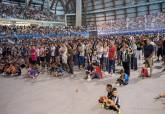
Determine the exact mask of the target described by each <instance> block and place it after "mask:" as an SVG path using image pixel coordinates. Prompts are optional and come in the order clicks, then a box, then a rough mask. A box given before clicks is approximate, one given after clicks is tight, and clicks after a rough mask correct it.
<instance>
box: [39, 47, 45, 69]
mask: <svg viewBox="0 0 165 114" xmlns="http://www.w3.org/2000/svg"><path fill="white" fill-rule="evenodd" d="M40 62H41V66H42V67H45V47H44V46H41V48H40Z"/></svg>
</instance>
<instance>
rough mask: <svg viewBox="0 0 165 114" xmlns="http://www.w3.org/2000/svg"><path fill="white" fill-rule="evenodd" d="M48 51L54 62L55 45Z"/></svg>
mask: <svg viewBox="0 0 165 114" xmlns="http://www.w3.org/2000/svg"><path fill="white" fill-rule="evenodd" d="M50 50H51V59H52V61H53V62H54V61H55V50H56V47H55V44H52V45H51V49H50Z"/></svg>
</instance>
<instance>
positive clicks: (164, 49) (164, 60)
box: [162, 37, 165, 71]
mask: <svg viewBox="0 0 165 114" xmlns="http://www.w3.org/2000/svg"><path fill="white" fill-rule="evenodd" d="M162 50H163V51H162V55H163V62H164V63H163V66H164V69H163V71H165V37H164V39H163V41H162Z"/></svg>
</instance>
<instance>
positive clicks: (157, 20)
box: [97, 13, 165, 31]
mask: <svg viewBox="0 0 165 114" xmlns="http://www.w3.org/2000/svg"><path fill="white" fill-rule="evenodd" d="M162 27H165V13H157V14H151V15H144V16H139V17H136V18H127V19H117V20H112V21H109V22H105V23H100V24H98V25H97V28H98V30H100V31H101V30H108V31H124V30H128V31H130V30H145V29H155V28H162Z"/></svg>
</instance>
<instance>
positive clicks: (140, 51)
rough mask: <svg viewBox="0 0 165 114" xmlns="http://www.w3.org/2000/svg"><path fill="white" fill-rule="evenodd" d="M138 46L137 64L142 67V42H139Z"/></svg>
mask: <svg viewBox="0 0 165 114" xmlns="http://www.w3.org/2000/svg"><path fill="white" fill-rule="evenodd" d="M136 45H137V53H136V54H137V62H138V63H137V64H138V65H140V64H141V63H142V43H141V42H140V41H138V42H137V43H136Z"/></svg>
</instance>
